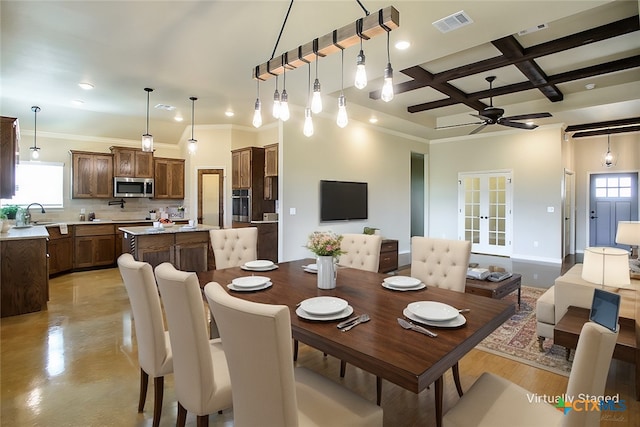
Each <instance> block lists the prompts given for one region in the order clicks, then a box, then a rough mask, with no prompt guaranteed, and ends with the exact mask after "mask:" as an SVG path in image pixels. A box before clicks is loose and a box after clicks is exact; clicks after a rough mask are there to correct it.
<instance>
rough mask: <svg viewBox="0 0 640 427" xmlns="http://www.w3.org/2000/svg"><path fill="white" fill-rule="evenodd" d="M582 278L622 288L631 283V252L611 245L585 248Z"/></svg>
mask: <svg viewBox="0 0 640 427" xmlns="http://www.w3.org/2000/svg"><path fill="white" fill-rule="evenodd" d="M582 278H583V279H584V280H586V281H587V282H591V283H595V284H598V285H602V286H603V287H604V286H609V287H615V288H621V287H626V286H629V285H630V284H631V280H630V276H629V252H628V251H625V250H624V249H618V248H609V247H590V248H586V249H585V250H584V261H583V266H582Z"/></svg>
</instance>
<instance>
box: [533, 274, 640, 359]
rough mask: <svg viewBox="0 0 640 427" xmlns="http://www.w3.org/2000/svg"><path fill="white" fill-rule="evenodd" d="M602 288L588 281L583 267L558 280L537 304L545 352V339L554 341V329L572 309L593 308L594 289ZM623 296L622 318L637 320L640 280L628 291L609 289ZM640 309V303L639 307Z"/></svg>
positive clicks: (540, 335) (538, 326) (538, 321)
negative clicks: (583, 272) (637, 297)
mask: <svg viewBox="0 0 640 427" xmlns="http://www.w3.org/2000/svg"><path fill="white" fill-rule="evenodd" d="M597 287H600V285H597V284H594V283H591V282H587V281H586V280H584V279H583V278H582V264H576V265H574V266H573V267H571V269H570V270H569V271H567V272H566V273H565V274H563V275H562V276H560V277H558V278H557V279H556V280H555V284H554V286H552V287H550V288H549V289H548V290H547V291H546V292H545V293H544V294H542V296H541V297H540V298H539V299H538V301H537V302H536V321H537V322H536V332H537V334H538V341H539V343H540V351H544V350H543V347H542V345H543V343H544V340H545V338H553V328H554V327H555V325H556V322H558V321H559V320H560V319H562V317H563V316H564V315H565V313H566V312H567V309H568V308H569V306H575V307H583V308H591V301H592V299H593V290H594V289H595V288H597ZM605 289H606V290H608V291H611V292H617V293H619V294H620V295H621V297H622V298H621V304H620V317H626V318H629V319H635V318H636V307H635V305H636V291H635V290H636V289H638V290H640V280H637V279H631V285H630V287H629V288H628V289H626V288H625V289H618V288H607V287H605ZM639 306H640V304H639Z"/></svg>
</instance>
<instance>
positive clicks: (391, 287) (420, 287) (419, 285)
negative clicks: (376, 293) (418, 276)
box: [382, 282, 427, 291]
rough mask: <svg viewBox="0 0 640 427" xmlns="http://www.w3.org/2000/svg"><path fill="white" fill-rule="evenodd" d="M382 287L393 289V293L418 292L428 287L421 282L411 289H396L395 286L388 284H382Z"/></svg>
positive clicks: (402, 287)
mask: <svg viewBox="0 0 640 427" xmlns="http://www.w3.org/2000/svg"><path fill="white" fill-rule="evenodd" d="M382 287H383V288H387V289H391V290H392V291H418V290H420V289H424V288H426V287H427V285H425V284H424V283H422V282H420V283H419V284H418V285H417V286H411V287H404V286H401V287H395V286H393V285H390V284H389V283H387V282H382Z"/></svg>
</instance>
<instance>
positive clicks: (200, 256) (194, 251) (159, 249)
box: [125, 231, 213, 272]
mask: <svg viewBox="0 0 640 427" xmlns="http://www.w3.org/2000/svg"><path fill="white" fill-rule="evenodd" d="M125 247H126V248H128V252H129V253H130V254H131V255H133V257H134V258H135V259H136V260H138V261H144V262H148V263H149V264H151V266H152V267H153V268H155V267H156V266H158V265H160V264H162V263H163V262H169V263H171V264H173V266H174V267H175V268H177V269H178V270H182V271H196V272H197V271H207V270H210V269H213V265H209V256H208V255H209V232H208V231H191V232H188V233H164V234H163V233H157V234H140V235H133V234H130V233H125Z"/></svg>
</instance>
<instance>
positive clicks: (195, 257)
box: [173, 232, 210, 271]
mask: <svg viewBox="0 0 640 427" xmlns="http://www.w3.org/2000/svg"><path fill="white" fill-rule="evenodd" d="M174 236H175V243H174V246H173V250H174V260H173V261H174V265H175V266H176V268H177V269H178V270H182V271H207V269H208V251H209V241H210V237H209V232H196V233H176V234H175V235H174Z"/></svg>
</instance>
